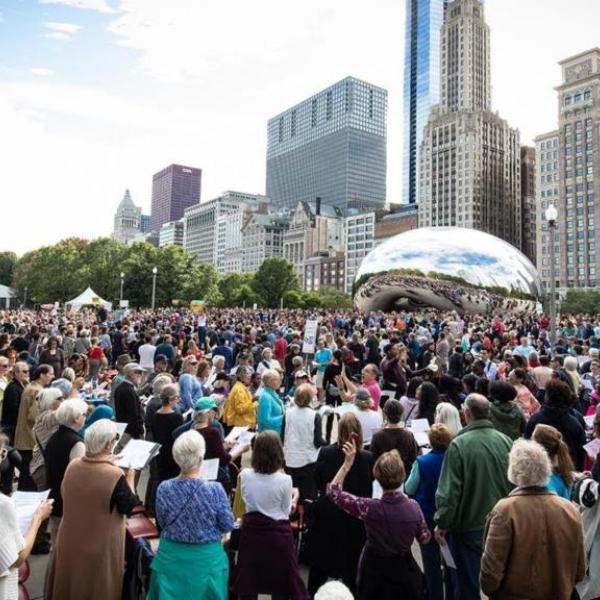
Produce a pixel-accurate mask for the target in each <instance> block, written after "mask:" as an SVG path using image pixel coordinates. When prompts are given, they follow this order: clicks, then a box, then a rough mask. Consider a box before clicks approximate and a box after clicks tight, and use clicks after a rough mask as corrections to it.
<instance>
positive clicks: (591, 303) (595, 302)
mask: <svg viewBox="0 0 600 600" xmlns="http://www.w3.org/2000/svg"><path fill="white" fill-rule="evenodd" d="M599 307H600V292H591V291H588V292H585V291H583V290H569V291H568V292H567V296H566V298H565V299H564V300H563V302H562V304H561V311H562V312H564V313H572V314H579V313H587V314H597V313H598V311H599V310H600V309H599Z"/></svg>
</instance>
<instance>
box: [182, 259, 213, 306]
mask: <svg viewBox="0 0 600 600" xmlns="http://www.w3.org/2000/svg"><path fill="white" fill-rule="evenodd" d="M188 256H189V255H188ZM190 260H191V261H192V266H191V268H190V271H189V276H188V278H187V279H186V283H185V288H186V289H185V292H184V293H183V297H184V298H185V299H186V300H187V301H188V302H189V301H191V300H205V301H206V303H207V304H208V305H209V306H214V305H216V304H219V302H220V301H221V299H222V298H221V293H220V292H219V287H218V283H219V274H218V273H217V270H216V269H215V267H214V265H212V264H210V263H201V264H194V263H193V258H192V257H190Z"/></svg>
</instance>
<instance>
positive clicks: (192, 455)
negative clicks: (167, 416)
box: [173, 430, 206, 473]
mask: <svg viewBox="0 0 600 600" xmlns="http://www.w3.org/2000/svg"><path fill="white" fill-rule="evenodd" d="M205 452H206V444H205V443H204V438H203V437H202V435H201V434H199V433H198V432H197V431H194V430H191V431H186V432H185V433H182V434H181V435H180V436H179V437H178V438H177V439H176V440H175V443H174V444H173V459H174V460H175V462H176V463H177V464H178V465H179V468H180V469H181V471H182V473H185V472H187V471H191V470H192V469H195V468H196V467H197V466H198V465H199V464H200V463H201V462H202V460H203V458H204V454H205Z"/></svg>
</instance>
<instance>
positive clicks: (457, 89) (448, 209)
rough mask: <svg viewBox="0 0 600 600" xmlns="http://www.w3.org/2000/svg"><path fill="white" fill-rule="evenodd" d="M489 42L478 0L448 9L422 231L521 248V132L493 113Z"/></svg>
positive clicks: (423, 163) (425, 167)
mask: <svg viewBox="0 0 600 600" xmlns="http://www.w3.org/2000/svg"><path fill="white" fill-rule="evenodd" d="M489 37H490V32H489V28H488V26H487V24H486V22H485V16H484V8H483V5H482V3H481V2H480V0H454V1H453V2H450V3H449V4H448V7H447V9H446V18H445V21H444V25H443V26H442V30H441V61H440V62H441V70H440V79H441V82H440V84H441V98H440V104H439V105H438V106H436V107H433V108H432V110H431V114H430V117H429V121H428V123H427V126H426V128H425V130H424V134H423V143H422V145H421V156H420V173H419V182H420V183H419V226H421V227H435V226H443V225H456V226H459V227H470V228H474V229H479V230H481V231H486V232H488V233H491V234H493V235H496V236H498V237H500V238H502V239H504V240H506V241H507V242H510V243H511V244H513V245H514V246H516V247H517V248H520V247H521V172H520V144H519V132H518V130H516V129H512V128H511V127H509V125H508V123H507V122H506V121H504V120H503V119H501V118H500V117H499V116H498V114H497V113H494V112H492V111H491V93H490V49H489V48H490V41H489Z"/></svg>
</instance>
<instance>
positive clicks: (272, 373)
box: [260, 369, 281, 387]
mask: <svg viewBox="0 0 600 600" xmlns="http://www.w3.org/2000/svg"><path fill="white" fill-rule="evenodd" d="M275 378H277V379H279V380H280V381H281V376H280V375H279V371H276V370H275V369H265V370H264V371H263V372H262V375H261V378H260V379H261V381H262V382H263V385H267V386H269V381H274V380H275ZM269 387H271V386H269Z"/></svg>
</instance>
